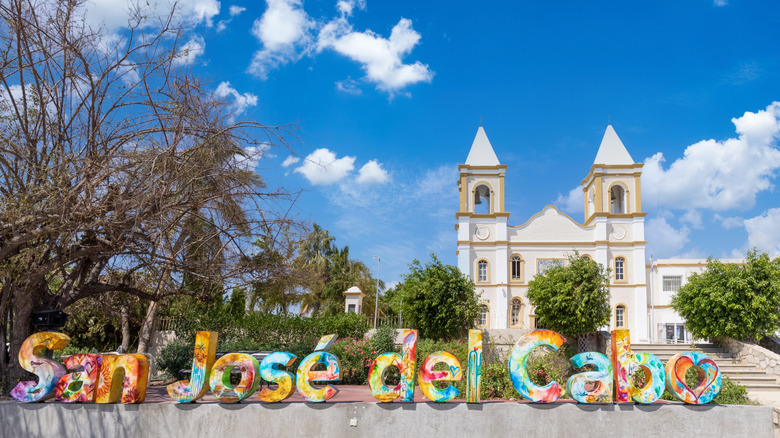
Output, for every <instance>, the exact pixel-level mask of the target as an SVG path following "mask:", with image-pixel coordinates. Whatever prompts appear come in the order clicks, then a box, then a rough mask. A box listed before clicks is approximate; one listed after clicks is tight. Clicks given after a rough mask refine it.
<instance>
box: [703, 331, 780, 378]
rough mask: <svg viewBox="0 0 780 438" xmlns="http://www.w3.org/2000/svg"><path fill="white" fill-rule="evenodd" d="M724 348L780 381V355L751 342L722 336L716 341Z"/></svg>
mask: <svg viewBox="0 0 780 438" xmlns="http://www.w3.org/2000/svg"><path fill="white" fill-rule="evenodd" d="M716 342H717V343H718V344H719V345H721V346H722V347H723V348H725V349H726V350H728V351H729V352H731V353H733V354H734V355H735V356H736V357H737V359H738V360H739V361H740V362H745V363H749V364H753V365H756V366H758V367H759V368H761V369H762V370H763V371H764V372H765V373H767V374H768V375H770V376H772V377H774V378H775V379H778V381H780V355H778V354H777V353H775V352H773V351H770V350H767V349H766V348H764V347H762V346H760V345H756V344H753V343H750V342H742V341H738V340H736V339H732V338H720V339H717V341H716Z"/></svg>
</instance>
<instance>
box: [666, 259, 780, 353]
mask: <svg viewBox="0 0 780 438" xmlns="http://www.w3.org/2000/svg"><path fill="white" fill-rule="evenodd" d="M672 307H673V308H674V310H675V311H676V312H677V313H679V314H680V316H682V317H683V318H684V319H685V327H686V328H687V329H688V330H690V331H691V333H692V334H693V336H694V337H696V338H715V337H726V336H727V337H730V338H735V339H742V340H756V341H758V340H761V338H762V337H764V336H768V335H770V334H772V333H774V332H775V331H777V330H778V328H780V257H777V258H775V259H774V260H770V259H769V255H767V253H761V254H758V253H757V252H756V251H755V250H752V251H749V252H748V253H747V257H746V259H745V263H744V264H741V265H738V264H723V263H721V262H719V261H718V260H717V259H708V260H707V270H706V271H705V272H703V273H701V274H693V275H691V277H690V278H689V279H688V283H687V284H685V285H684V286H683V287H681V288H680V290H678V291H677V294H675V296H674V297H673V298H672Z"/></svg>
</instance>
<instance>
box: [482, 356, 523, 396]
mask: <svg viewBox="0 0 780 438" xmlns="http://www.w3.org/2000/svg"><path fill="white" fill-rule="evenodd" d="M480 396H481V397H482V398H483V399H485V400H490V399H500V400H518V399H520V398H521V397H520V394H518V393H517V391H516V390H515V387H514V386H512V379H510V378H509V369H508V368H507V364H506V362H491V363H486V364H483V365H482V384H481V385H480Z"/></svg>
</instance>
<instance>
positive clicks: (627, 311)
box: [455, 125, 706, 342]
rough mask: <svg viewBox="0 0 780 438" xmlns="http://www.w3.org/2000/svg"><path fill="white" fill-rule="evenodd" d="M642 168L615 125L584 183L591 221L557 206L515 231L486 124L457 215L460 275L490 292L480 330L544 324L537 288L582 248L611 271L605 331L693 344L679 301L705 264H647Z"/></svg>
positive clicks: (464, 173)
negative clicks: (533, 296) (531, 288)
mask: <svg viewBox="0 0 780 438" xmlns="http://www.w3.org/2000/svg"><path fill="white" fill-rule="evenodd" d="M642 166H643V164H642V163H635V162H634V160H633V159H632V158H631V155H630V154H629V152H628V150H627V149H626V148H625V146H624V145H623V142H622V141H621V140H620V138H619V137H618V135H617V133H616V132H615V130H614V129H613V127H612V126H611V125H610V126H607V129H606V132H605V134H604V137H603V139H602V141H601V145H600V146H599V149H598V152H597V154H596V159H595V160H594V163H593V165H592V166H591V167H590V170H589V171H588V172H587V174H586V175H585V177H584V178H583V179H582V181H581V182H580V186H581V187H582V199H583V205H584V210H585V215H584V218H583V222H582V223H580V222H578V221H576V220H575V219H573V218H571V217H570V216H568V215H566V214H564V213H562V212H560V211H558V209H557V208H556V207H555V206H553V205H548V206H546V207H544V208H543V209H542V211H540V212H539V213H537V214H535V215H533V216H531V217H530V218H529V219H528V220H526V221H525V222H524V223H522V224H520V225H509V212H507V211H506V210H505V204H504V199H505V195H506V192H505V188H506V185H505V180H504V178H505V175H506V170H507V166H506V165H505V164H501V163H500V161H499V160H498V157H497V156H496V154H495V151H494V150H493V147H492V145H491V144H490V141H489V140H488V137H487V134H486V133H485V130H484V129H483V128H482V127H481V126H480V127H479V129H478V131H477V135H476V137H475V138H474V142H473V144H472V146H471V150H470V151H469V154H468V157H467V158H466V163H465V164H462V165H460V166H459V171H460V177H459V180H458V190H459V193H460V207H459V211H458V212H457V213H456V215H455V216H456V219H457V225H456V226H455V228H456V230H457V236H458V237H457V239H458V241H457V244H458V246H457V260H458V268H459V269H460V270H461V272H463V273H465V274H466V275H468V276H469V277H470V278H471V279H472V280H473V281H474V283H475V284H476V289H477V292H479V293H481V297H482V302H481V304H480V306H481V313H480V317H479V320H478V326H480V327H483V328H490V329H531V328H535V327H536V320H535V315H534V310H533V307H532V306H531V304H530V302H529V300H528V298H527V291H528V283H529V282H530V281H531V280H532V279H533V278H534V276H536V275H540V274H543V273H544V272H545V270H546V269H549V268H550V267H551V266H555V265H556V264H565V263H566V258H567V256H568V255H569V254H573V253H574V251H577V252H579V254H580V255H581V256H582V257H587V258H590V259H592V260H595V261H596V262H598V263H600V264H602V265H603V266H605V267H608V268H610V269H611V272H610V300H611V304H610V307H611V309H612V316H611V318H610V323H609V327H605V329H609V330H612V329H617V328H627V329H630V330H631V337H632V339H636V340H637V341H660V342H686V341H689V340H690V335H689V334H688V332H687V331H686V330H685V327H684V321H682V320H681V319H680V317H679V316H678V315H677V314H676V313H675V312H674V311H673V310H672V309H671V308H670V307H669V302H670V300H671V296H672V295H673V294H674V292H675V291H676V290H677V289H678V288H679V287H680V286H681V285H682V284H684V283H685V281H686V280H687V278H688V277H689V276H690V274H691V273H693V272H701V271H703V269H704V268H705V267H706V261H704V260H677V259H667V260H658V261H656V262H652V261H651V263H650V264H648V263H647V254H646V251H645V245H646V243H647V242H646V240H645V233H644V223H645V216H646V213H645V212H644V211H643V210H642V196H641V194H642V188H641V175H642Z"/></svg>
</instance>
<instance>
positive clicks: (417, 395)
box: [146, 385, 505, 403]
mask: <svg viewBox="0 0 780 438" xmlns="http://www.w3.org/2000/svg"><path fill="white" fill-rule="evenodd" d="M336 388H337V389H338V390H339V393H338V394H336V395H335V396H333V398H331V399H329V400H328V403H351V402H369V403H375V402H377V400H376V399H375V398H374V396H373V395H371V390H370V389H369V388H368V385H336ZM169 401H173V400H172V399H171V397H170V396H169V395H168V392H167V390H166V389H165V386H149V387H148V388H147V390H146V402H147V403H148V402H169ZM414 401H415V402H420V403H425V402H430V400H428V399H427V398H426V397H425V396H424V395H423V394H422V392H421V391H420V388H419V387H415V390H414ZM453 401H454V402H465V400H464V399H455V400H453ZM501 401H505V400H490V402H501ZM198 402H199V403H201V402H202V403H217V399H216V398H214V396H213V395H211V393H209V394H207V395H206V396H204V397H203V398H202V399H200V400H198ZM284 402H285V403H305V400H304V399H303V397H302V396H301V395H300V394H299V393H298V391H296V392H295V393H294V394H293V395H291V396H290V398H288V399H287V400H285V401H284ZM242 403H261V402H260V400H258V398H257V392H255V393H254V394H252V395H251V396H250V397H249V398H247V399H246V400H244V401H243V402H242Z"/></svg>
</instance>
